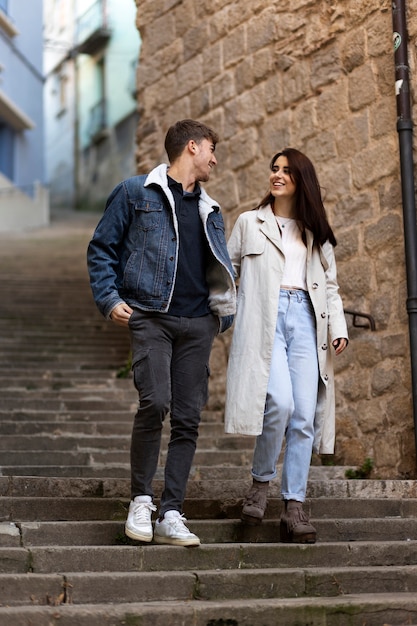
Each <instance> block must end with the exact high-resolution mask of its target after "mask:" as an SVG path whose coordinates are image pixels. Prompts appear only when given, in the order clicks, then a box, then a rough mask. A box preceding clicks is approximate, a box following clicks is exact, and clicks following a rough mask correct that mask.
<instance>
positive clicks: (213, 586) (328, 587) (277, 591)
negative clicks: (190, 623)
mask: <svg viewBox="0 0 417 626" xmlns="http://www.w3.org/2000/svg"><path fill="white" fill-rule="evenodd" d="M394 577H395V578H394ZM404 579H407V581H408V585H407V587H408V591H409V592H412V591H417V567H416V566H393V567H391V568H390V567H386V566H381V567H372V566H369V567H352V568H349V567H339V568H337V567H335V568H333V569H332V571H331V572H329V570H328V569H327V568H324V567H312V568H306V569H303V568H297V569H293V568H284V569H283V568H268V569H258V570H256V571H248V570H242V569H230V570H215V571H212V570H203V569H200V570H197V571H183V572H152V571H149V572H96V573H95V575H94V579H92V577H91V575H90V574H89V573H88V572H87V573H78V572H71V573H67V574H65V575H62V574H16V575H5V574H0V602H1V605H4V604H6V603H7V604H8V605H9V606H24V605H29V604H31V603H32V604H38V605H47V604H48V603H49V602H51V600H56V599H61V598H62V599H63V600H66V601H67V602H68V603H71V604H76V605H77V606H79V605H81V604H86V603H91V604H94V605H96V606H97V605H99V604H110V603H114V602H115V600H118V602H120V603H123V602H135V603H136V602H138V601H142V602H149V601H158V600H160V601H165V602H166V601H170V600H171V601H178V600H190V599H197V600H199V601H205V600H217V601H224V600H227V599H229V600H238V599H241V595H240V594H241V593H242V590H244V589H246V590H247V596H246V599H249V598H252V599H254V598H255V597H261V598H263V599H281V598H297V597H301V596H306V598H310V597H314V596H315V595H316V594H317V592H318V591H320V592H321V593H320V595H321V596H325V597H337V596H340V595H347V594H355V593H361V586H362V587H363V585H364V584H365V585H368V587H369V586H370V587H371V588H372V593H373V594H381V593H387V592H388V593H389V592H391V593H393V592H394V591H397V592H400V593H401V591H402V589H401V587H400V588H398V587H396V586H395V581H396V583H397V585H402V584H403V583H404ZM370 580H372V582H371V583H370V582H369V581H370ZM365 581H366V582H365ZM326 592H327V593H326ZM24 598H27V600H26V601H24Z"/></svg>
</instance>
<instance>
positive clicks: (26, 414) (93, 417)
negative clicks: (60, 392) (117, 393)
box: [0, 404, 224, 432]
mask: <svg viewBox="0 0 417 626" xmlns="http://www.w3.org/2000/svg"><path fill="white" fill-rule="evenodd" d="M135 410H136V404H135V406H134V407H133V408H132V407H129V410H128V411H126V410H121V409H120V404H118V405H117V408H116V409H113V408H110V409H109V408H108V405H107V404H106V405H105V406H104V407H103V408H100V407H99V408H98V409H91V408H83V409H82V410H81V409H80V408H79V407H77V408H75V409H74V408H71V410H70V411H69V410H68V408H67V407H66V408H65V409H64V408H62V407H59V408H57V409H44V408H42V409H36V408H31V407H30V406H28V407H24V408H21V407H15V408H12V409H7V410H4V409H3V408H0V423H1V422H2V421H8V420H10V419H13V421H15V420H21V421H32V422H33V421H34V422H43V421H56V422H57V423H60V422H66V421H68V422H71V421H90V422H94V421H99V422H100V421H113V420H115V421H119V420H122V421H123V420H127V421H129V423H130V424H132V420H133V415H134V412H135ZM222 415H223V413H222V411H209V412H208V411H206V412H203V414H202V419H203V422H202V426H201V427H202V428H204V427H205V424H209V423H210V424H216V425H217V426H218V425H219V423H220V424H221V430H222V432H224V426H223V423H222Z"/></svg>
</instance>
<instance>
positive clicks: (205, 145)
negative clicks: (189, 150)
mask: <svg viewBox="0 0 417 626" xmlns="http://www.w3.org/2000/svg"><path fill="white" fill-rule="evenodd" d="M214 149H215V146H214V143H213V142H212V141H211V140H210V139H203V141H202V142H201V143H196V142H194V167H195V177H196V180H198V181H201V182H206V181H208V179H209V178H210V173H211V170H212V168H213V167H214V166H215V165H217V159H216V157H215V156H214Z"/></svg>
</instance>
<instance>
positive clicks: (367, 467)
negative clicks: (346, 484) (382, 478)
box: [345, 457, 374, 479]
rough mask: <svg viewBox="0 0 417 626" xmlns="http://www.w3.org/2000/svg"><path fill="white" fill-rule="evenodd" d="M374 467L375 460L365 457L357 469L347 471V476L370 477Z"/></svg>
mask: <svg viewBox="0 0 417 626" xmlns="http://www.w3.org/2000/svg"><path fill="white" fill-rule="evenodd" d="M373 467H374V462H373V460H372V459H370V458H369V457H368V458H366V459H365V461H364V462H363V463H362V465H361V466H360V467H358V468H357V469H355V470H353V469H348V470H346V472H345V476H346V478H356V479H366V478H369V477H370V475H371V473H372V470H373Z"/></svg>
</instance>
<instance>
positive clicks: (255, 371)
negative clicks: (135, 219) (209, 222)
mask: <svg viewBox="0 0 417 626" xmlns="http://www.w3.org/2000/svg"><path fill="white" fill-rule="evenodd" d="M270 169H271V174H270V176H269V191H268V193H267V195H266V196H265V197H264V198H263V200H262V201H261V203H260V204H259V205H258V207H256V208H255V209H254V210H253V211H247V212H244V213H242V214H241V215H240V216H239V217H238V219H237V221H236V224H235V226H234V228H233V231H232V234H231V237H230V239H229V242H228V249H229V254H230V257H231V260H232V264H233V267H234V270H235V272H236V275H237V277H238V280H239V292H238V305H237V314H236V318H235V329H234V334H233V338H232V344H231V349H230V356H229V365H228V371H227V395H226V412H225V428H226V432H228V433H240V434H246V435H256V436H257V438H256V445H255V450H254V455H253V464H252V478H253V484H252V487H251V489H250V491H249V493H248V495H247V496H246V499H245V501H244V505H243V509H242V519H243V520H244V521H246V522H247V523H252V524H255V523H259V522H260V521H261V520H262V518H263V516H264V512H265V509H266V504H267V491H268V485H269V482H270V481H271V480H272V479H274V478H275V477H276V475H277V470H276V465H277V462H278V457H279V455H280V452H281V448H282V444H283V440H284V437H285V441H286V447H285V454H284V461H283V468H282V478H281V492H282V498H283V500H284V504H285V508H284V511H283V513H282V516H281V523H280V535H281V541H287V542H295V543H314V542H315V540H316V530H315V528H314V527H313V526H312V525H311V523H310V521H309V519H308V517H307V515H306V513H305V512H304V511H303V508H302V503H303V502H304V500H305V495H306V488H307V479H308V472H309V467H310V462H311V454H312V451H313V450H314V451H316V452H318V453H323V454H332V453H333V451H334V435H335V397H334V381H333V365H332V359H333V354H332V353H335V354H336V355H339V354H340V353H341V352H342V351H343V350H344V349H345V348H346V346H347V343H348V338H347V337H348V334H347V328H346V321H345V317H344V313H343V304H342V301H341V298H340V296H339V293H338V290H339V287H338V284H337V277H336V264H335V257H334V246H335V245H336V239H335V236H334V234H333V231H332V229H331V227H330V225H329V223H328V221H327V217H326V212H325V209H324V206H323V201H322V197H321V192H320V185H319V182H318V179H317V175H316V172H315V169H314V166H313V164H312V163H311V161H310V160H309V159H308V158H307V157H306V156H305V155H304V154H303V153H301V152H299V151H298V150H295V149H294V148H287V149H285V150H282V151H281V152H279V153H278V154H275V155H274V156H273V158H272V160H271V163H270Z"/></svg>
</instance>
